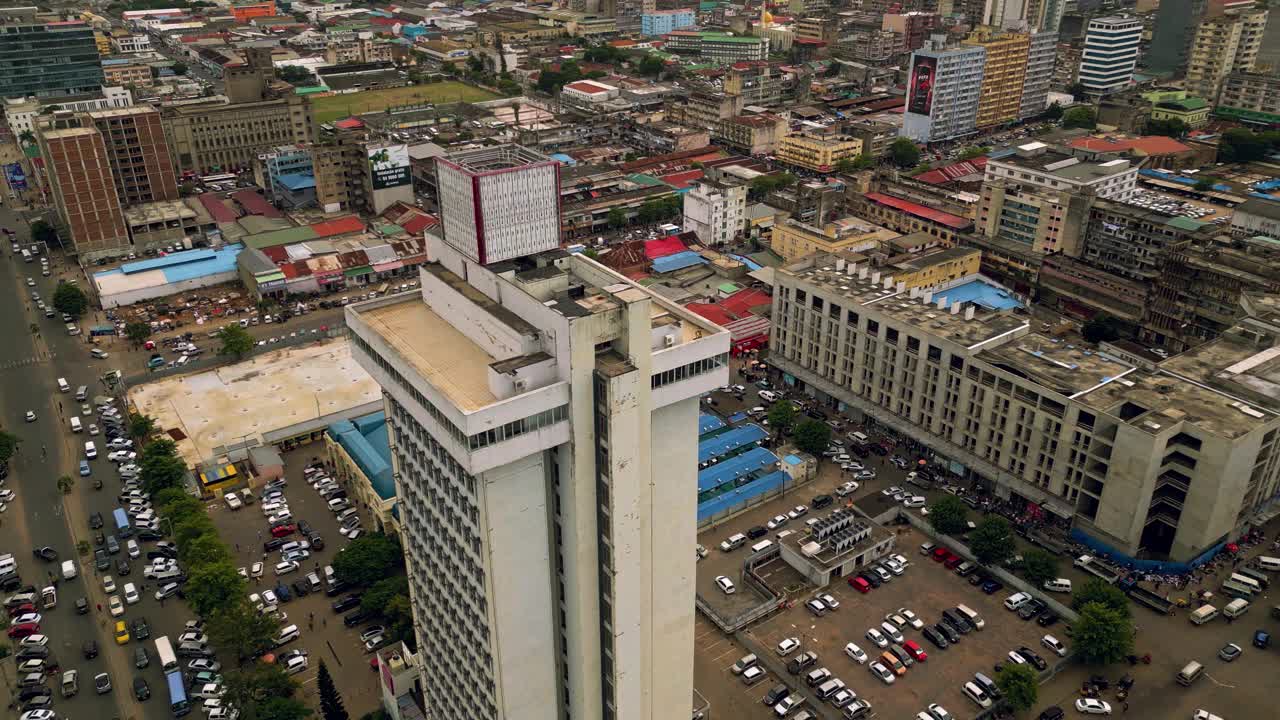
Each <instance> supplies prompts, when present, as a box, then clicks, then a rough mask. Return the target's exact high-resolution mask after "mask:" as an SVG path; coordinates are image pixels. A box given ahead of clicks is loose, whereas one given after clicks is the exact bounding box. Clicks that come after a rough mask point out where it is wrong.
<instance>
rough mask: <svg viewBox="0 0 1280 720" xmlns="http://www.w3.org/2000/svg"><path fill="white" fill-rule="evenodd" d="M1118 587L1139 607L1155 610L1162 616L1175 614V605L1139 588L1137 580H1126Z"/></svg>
mask: <svg viewBox="0 0 1280 720" xmlns="http://www.w3.org/2000/svg"><path fill="white" fill-rule="evenodd" d="M1117 587H1119V588H1120V589H1121V590H1123V591H1124V593H1125V594H1126V595H1128V596H1129V599H1130V600H1132V601H1134V602H1136V603H1138V604H1139V605H1142V606H1145V607H1147V608H1150V609H1151V610H1155V611H1156V612H1158V613H1160V614H1161V615H1169V614H1172V613H1173V603H1171V602H1169V601H1168V600H1165V599H1164V597H1163V596H1161V595H1157V594H1155V593H1153V592H1151V591H1150V590H1147V589H1146V588H1144V587H1141V586H1139V585H1138V582H1137V581H1136V580H1132V579H1129V578H1125V579H1123V580H1121V581H1120V582H1119V583H1118V584H1117Z"/></svg>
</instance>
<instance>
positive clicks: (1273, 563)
mask: <svg viewBox="0 0 1280 720" xmlns="http://www.w3.org/2000/svg"><path fill="white" fill-rule="evenodd" d="M1258 567H1260V568H1262V569H1263V570H1270V571H1271V572H1278V571H1280V558H1273V557H1267V556H1266V555H1261V556H1259V557H1258Z"/></svg>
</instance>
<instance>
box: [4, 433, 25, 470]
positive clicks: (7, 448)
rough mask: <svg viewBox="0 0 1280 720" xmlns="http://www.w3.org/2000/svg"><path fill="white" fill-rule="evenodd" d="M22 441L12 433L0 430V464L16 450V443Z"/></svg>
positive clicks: (7, 459)
mask: <svg viewBox="0 0 1280 720" xmlns="http://www.w3.org/2000/svg"><path fill="white" fill-rule="evenodd" d="M21 442H22V438H20V437H18V436H17V435H14V434H13V433H9V432H5V431H4V430H0V465H4V464H6V463H8V462H9V458H12V457H13V454H14V453H16V452H18V445H19V444H20V443H21Z"/></svg>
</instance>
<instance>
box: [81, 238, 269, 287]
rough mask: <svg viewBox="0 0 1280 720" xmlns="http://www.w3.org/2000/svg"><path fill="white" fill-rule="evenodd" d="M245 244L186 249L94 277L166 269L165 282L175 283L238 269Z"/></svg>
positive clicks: (128, 264)
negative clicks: (210, 248)
mask: <svg viewBox="0 0 1280 720" xmlns="http://www.w3.org/2000/svg"><path fill="white" fill-rule="evenodd" d="M241 250H244V245H241V244H238V243H237V244H235V245H226V246H224V247H221V248H218V249H217V250H207V249H202V250H185V251H183V252H177V253H173V254H171V255H165V256H164V257H158V258H152V259H150V260H139V261H138V262H131V263H125V264H124V265H121V266H120V267H118V268H116V269H114V270H106V271H103V272H99V273H94V274H93V276H94V277H95V278H100V277H106V276H108V275H134V274H137V273H141V272H148V271H151V270H160V271H161V272H163V273H164V279H165V282H170V283H175V282H181V281H183V280H192V279H195V278H198V277H204V276H206V275H217V274H219V273H228V272H235V269H236V257H237V256H239V255H240V251H241Z"/></svg>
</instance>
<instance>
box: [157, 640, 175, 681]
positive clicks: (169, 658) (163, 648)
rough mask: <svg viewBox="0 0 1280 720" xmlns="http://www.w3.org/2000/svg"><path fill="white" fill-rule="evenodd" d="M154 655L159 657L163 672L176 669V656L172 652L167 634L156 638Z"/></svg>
mask: <svg viewBox="0 0 1280 720" xmlns="http://www.w3.org/2000/svg"><path fill="white" fill-rule="evenodd" d="M156 655H158V656H159V657H160V669H161V670H162V671H164V672H169V671H171V670H177V669H178V656H177V655H174V654H173V646H172V645H170V644H169V636H168V635H161V636H160V637H158V638H156Z"/></svg>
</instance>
